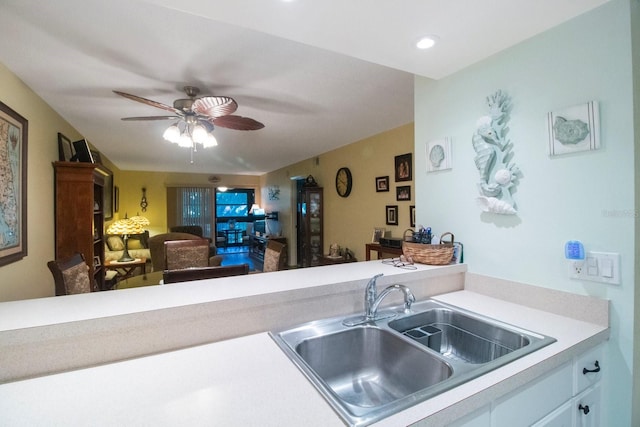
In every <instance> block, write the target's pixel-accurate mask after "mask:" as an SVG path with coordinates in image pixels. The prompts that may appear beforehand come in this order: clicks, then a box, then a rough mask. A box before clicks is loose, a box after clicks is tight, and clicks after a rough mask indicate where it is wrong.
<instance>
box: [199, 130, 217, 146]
mask: <svg viewBox="0 0 640 427" xmlns="http://www.w3.org/2000/svg"><path fill="white" fill-rule="evenodd" d="M216 145H218V140H217V139H216V137H215V136H213V134H211V133H208V134H207V137H206V138H205V139H204V142H203V143H202V146H203V147H204V148H209V147H215V146H216Z"/></svg>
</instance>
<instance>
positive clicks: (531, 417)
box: [492, 363, 573, 427]
mask: <svg viewBox="0 0 640 427" xmlns="http://www.w3.org/2000/svg"><path fill="white" fill-rule="evenodd" d="M572 368H573V365H572V364H571V363H566V364H564V365H562V366H561V367H559V368H557V369H556V370H554V371H552V372H551V373H549V374H548V375H546V376H544V377H543V378H541V379H539V380H537V381H535V382H534V383H532V384H530V385H527V386H525V387H523V388H522V389H520V390H518V391H517V392H515V393H512V394H510V395H508V396H507V397H505V398H504V399H502V400H500V401H498V403H497V404H496V406H495V408H494V410H493V411H492V418H493V425H494V426H495V427H513V426H521V425H531V424H533V423H535V422H536V421H538V420H540V419H542V418H543V417H545V416H546V415H547V414H549V413H551V412H552V411H553V410H555V409H556V408H558V407H559V406H560V405H562V404H563V403H565V402H567V401H568V400H570V399H571V398H572V397H573V394H572V385H573V381H572V378H571V377H572V374H573V369H572Z"/></svg>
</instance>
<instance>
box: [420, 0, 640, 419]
mask: <svg viewBox="0 0 640 427" xmlns="http://www.w3.org/2000/svg"><path fill="white" fill-rule="evenodd" d="M633 1H635V0H633ZM636 8H637V7H636ZM629 10H630V0H613V1H612V2H610V3H607V4H606V5H604V6H602V7H600V8H598V9H596V10H595V11H592V12H589V13H587V14H585V15H582V16H580V17H578V18H576V19H573V20H572V21H569V22H567V23H565V24H563V25H561V26H559V27H556V28H555V29H552V30H550V31H547V32H545V33H544V34H541V35H539V36H537V37H535V38H532V39H530V40H528V41H526V42H524V43H521V44H519V45H517V46H515V47H513V48H511V49H508V50H506V51H504V52H501V53H499V54H497V55H495V56H493V57H491V58H489V59H487V60H485V61H482V62H480V63H478V64H476V65H474V66H472V67H469V68H467V69H465V70H463V71H461V72H459V73H457V74H455V75H453V76H450V77H448V78H446V79H443V80H440V81H431V80H429V79H425V78H416V84H415V88H416V97H415V100H416V101H415V117H416V119H415V120H416V145H415V152H416V153H419V154H418V155H417V157H416V170H417V171H418V173H417V174H416V187H417V188H418V189H419V191H418V194H417V199H416V209H417V211H416V215H417V222H419V223H424V224H429V225H431V226H432V227H433V228H434V230H436V232H440V231H443V230H451V231H453V232H455V234H456V238H457V239H458V240H460V241H462V242H463V243H464V248H465V256H464V257H465V262H467V263H468V264H469V270H470V271H471V272H474V273H479V274H484V275H489V276H495V277H500V278H505V279H510V280H514V281H519V282H525V283H531V284H535V285H540V286H544V287H549V288H553V289H559V290H563V291H568V292H574V293H579V294H587V295H593V296H597V297H602V298H608V299H610V300H611V308H612V311H611V331H612V333H611V341H610V345H609V357H610V359H609V375H607V376H606V378H607V383H606V384H605V386H606V389H607V390H608V392H607V393H605V395H604V396H603V398H604V401H605V406H606V411H607V414H608V416H607V419H609V420H617V421H619V423H618V422H616V424H615V425H630V424H631V407H632V404H631V403H632V384H633V380H632V369H633V361H634V357H633V351H634V348H633V338H634V328H633V325H634V296H635V292H634V279H635V277H634V275H635V269H634V261H635V259H636V253H635V246H634V235H635V234H636V233H637V230H636V216H637V212H638V211H636V210H634V209H635V207H636V206H635V202H634V200H635V199H634V127H633V119H634V117H633V113H632V112H633V95H632V64H631V37H630V12H629ZM635 16H636V17H637V14H636V15H635ZM498 89H501V90H504V91H506V92H507V93H508V94H509V95H511V97H512V101H513V110H512V112H511V120H510V122H509V129H510V130H509V134H508V136H509V138H510V139H511V141H512V142H513V144H514V152H515V156H514V158H513V161H514V162H516V164H517V165H518V166H519V167H520V168H521V170H522V172H523V177H522V178H521V180H520V184H519V186H518V188H517V192H516V193H515V199H516V202H517V205H518V209H519V212H518V214H517V216H500V215H496V214H488V213H481V211H480V209H479V208H478V207H477V206H476V205H475V198H476V197H477V196H478V193H477V189H476V183H477V182H478V181H479V175H478V171H477V169H476V167H475V164H474V156H475V152H474V150H473V148H472V145H471V137H472V135H473V132H474V130H475V123H476V120H477V119H478V118H480V117H481V116H484V115H486V114H487V113H488V108H487V105H486V102H485V99H486V97H487V96H488V95H491V94H493V93H494V92H495V91H496V90H498ZM636 96H637V95H636ZM591 100H595V101H598V102H599V103H600V117H601V140H602V148H601V149H600V150H598V151H595V152H583V153H579V154H573V155H567V156H563V157H555V158H550V157H549V154H548V140H547V132H546V114H547V112H549V111H553V110H555V109H560V108H563V107H568V106H572V105H577V104H581V103H585V102H587V101H591ZM442 137H450V138H452V141H453V155H452V158H453V169H452V170H451V171H443V172H439V173H430V174H427V173H425V172H424V170H425V158H424V155H420V154H421V153H424V152H425V144H426V143H428V142H429V141H431V140H434V139H439V138H442ZM420 171H422V172H420ZM611 213H613V215H612V214H611ZM571 239H579V240H581V241H582V242H583V243H584V244H585V247H586V249H587V250H595V251H606V252H619V253H620V254H621V264H622V284H621V285H619V286H615V285H601V284H595V283H592V282H581V281H574V280H570V279H568V277H567V262H566V260H565V259H564V251H563V246H564V243H565V242H566V241H567V240H571ZM636 376H637V375H636ZM634 406H638V405H634ZM614 414H615V418H611V417H612V416H614ZM635 425H638V424H637V423H636V424H635Z"/></svg>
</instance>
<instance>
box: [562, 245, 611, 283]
mask: <svg viewBox="0 0 640 427" xmlns="http://www.w3.org/2000/svg"><path fill="white" fill-rule="evenodd" d="M568 264H569V278H571V279H576V280H588V281H591V282H600V283H609V284H611V285H619V284H620V254H617V253H612V252H587V253H586V257H585V260H584V261H578V260H569V261H568Z"/></svg>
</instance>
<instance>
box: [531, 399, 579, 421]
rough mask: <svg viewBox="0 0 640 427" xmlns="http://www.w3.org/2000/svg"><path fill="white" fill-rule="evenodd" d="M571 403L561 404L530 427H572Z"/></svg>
mask: <svg viewBox="0 0 640 427" xmlns="http://www.w3.org/2000/svg"><path fill="white" fill-rule="evenodd" d="M573 412H574V411H573V401H571V400H570V401H568V402H565V403H564V404H562V405H561V406H560V407H559V408H557V409H556V410H555V411H553V412H552V413H550V414H549V415H547V416H546V417H544V418H543V419H541V420H540V421H538V422H537V423H535V424H533V426H532V427H573Z"/></svg>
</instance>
